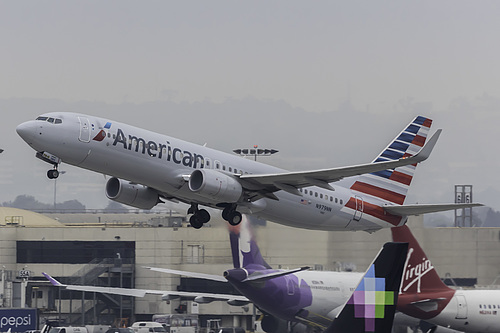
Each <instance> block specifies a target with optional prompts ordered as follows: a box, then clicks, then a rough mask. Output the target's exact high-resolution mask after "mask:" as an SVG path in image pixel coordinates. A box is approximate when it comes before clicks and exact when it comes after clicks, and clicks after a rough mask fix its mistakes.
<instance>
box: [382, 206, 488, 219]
mask: <svg viewBox="0 0 500 333" xmlns="http://www.w3.org/2000/svg"><path fill="white" fill-rule="evenodd" d="M479 206H483V204H480V203H450V204H428V205H418V204H415V205H398V206H385V207H384V210H385V211H386V212H387V213H389V214H392V215H400V216H409V215H420V214H428V213H437V212H444V211H448V210H455V209H462V208H472V207H479Z"/></svg>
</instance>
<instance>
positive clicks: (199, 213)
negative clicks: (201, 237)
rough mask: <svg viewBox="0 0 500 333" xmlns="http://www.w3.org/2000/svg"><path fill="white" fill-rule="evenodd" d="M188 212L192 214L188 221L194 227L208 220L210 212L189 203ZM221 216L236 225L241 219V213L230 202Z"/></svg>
mask: <svg viewBox="0 0 500 333" xmlns="http://www.w3.org/2000/svg"><path fill="white" fill-rule="evenodd" d="M187 213H188V214H193V215H192V216H191V217H190V218H189V223H190V224H191V226H192V227H193V228H195V229H200V228H201V227H203V224H205V223H207V222H208V221H210V213H209V212H208V211H207V210H206V209H198V204H195V203H193V204H191V207H189V209H188V211H187ZM222 218H223V219H224V220H226V221H227V222H229V224H230V225H238V224H240V222H241V220H242V216H241V213H240V212H238V211H237V210H236V204H230V205H228V206H226V208H224V210H223V211H222Z"/></svg>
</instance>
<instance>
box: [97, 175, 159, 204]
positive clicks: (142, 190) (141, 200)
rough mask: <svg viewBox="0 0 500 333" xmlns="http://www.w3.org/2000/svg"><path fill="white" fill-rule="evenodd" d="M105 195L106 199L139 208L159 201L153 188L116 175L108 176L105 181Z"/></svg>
mask: <svg viewBox="0 0 500 333" xmlns="http://www.w3.org/2000/svg"><path fill="white" fill-rule="evenodd" d="M106 196H107V197H108V199H111V200H114V201H117V202H119V203H122V204H125V205H129V206H132V207H136V208H140V209H151V208H153V207H154V206H156V204H157V203H159V202H160V200H159V196H158V193H157V192H156V191H155V190H152V189H151V188H149V187H147V186H144V185H139V184H132V183H129V182H127V181H125V180H121V179H118V178H116V177H113V178H110V179H109V180H108V182H107V183H106Z"/></svg>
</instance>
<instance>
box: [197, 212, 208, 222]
mask: <svg viewBox="0 0 500 333" xmlns="http://www.w3.org/2000/svg"><path fill="white" fill-rule="evenodd" d="M196 215H197V216H198V219H199V220H200V221H202V222H203V224H205V223H207V222H208V221H210V213H209V212H208V211H207V210H206V209H200V210H199V211H198V212H197V213H196Z"/></svg>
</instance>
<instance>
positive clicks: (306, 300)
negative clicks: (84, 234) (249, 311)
mask: <svg viewBox="0 0 500 333" xmlns="http://www.w3.org/2000/svg"><path fill="white" fill-rule="evenodd" d="M230 242H231V251H232V257H233V265H234V268H233V269H229V270H227V271H225V272H224V276H220V275H209V274H203V273H193V272H185V271H178V270H172V269H166V268H152V267H148V269H150V270H153V271H158V272H163V273H170V274H178V275H185V276H190V277H195V278H203V279H209V280H214V281H222V282H229V283H230V284H231V285H233V286H234V287H235V288H236V289H237V290H238V291H239V292H240V293H241V294H242V295H243V296H239V295H225V294H210V293H197V292H182V291H161V290H144V289H126V288H109V287H97V286H81V285H66V284H61V283H60V282H59V281H57V280H56V279H54V278H52V277H51V276H50V275H48V274H46V273H43V274H44V275H45V276H46V277H47V279H49V280H50V282H51V283H52V284H53V285H55V286H58V287H62V288H66V289H69V290H79V291H90V292H101V293H108V294H117V295H126V296H135V297H144V296H145V295H146V294H153V295H161V296H162V299H163V300H172V299H176V298H179V297H183V298H187V299H192V300H194V301H195V302H198V303H210V302H213V301H223V300H225V301H227V302H228V303H229V304H231V305H244V304H246V303H248V302H253V303H254V304H255V305H256V306H257V307H258V308H259V309H260V310H261V311H262V312H263V313H265V316H264V319H263V320H262V328H263V329H264V330H265V331H266V332H268V333H276V332H278V329H279V327H280V326H281V327H283V322H285V321H290V322H294V323H295V324H297V323H299V324H302V326H301V327H295V329H294V332H298V331H304V332H305V331H306V329H305V326H308V327H310V328H312V329H314V330H316V331H325V330H326V332H384V333H386V332H390V328H391V327H392V322H393V316H394V312H395V310H396V306H397V294H398V291H399V286H400V283H401V274H402V272H403V266H404V263H405V258H406V253H407V249H408V244H407V243H386V244H385V245H384V246H383V248H382V250H381V252H379V254H378V256H377V257H376V258H375V259H374V261H373V262H372V264H371V265H369V266H368V270H367V272H366V273H365V274H362V273H348V272H321V271H306V270H305V269H307V267H303V268H298V269H294V270H282V269H279V270H278V269H272V268H271V267H270V266H269V265H268V264H267V263H266V261H265V260H264V259H263V258H262V256H261V253H260V250H259V248H258V246H257V243H256V242H255V239H254V237H253V235H252V231H251V228H250V223H249V220H248V217H247V216H246V215H244V216H243V223H241V224H240V225H238V226H235V227H230ZM349 308H350V310H349ZM346 311H347V312H348V311H350V312H349V313H350V316H354V317H355V318H356V319H355V321H351V320H349V321H348V322H346V323H344V324H342V323H341V322H342V321H341V320H340V321H339V318H341V317H342V316H343V315H342V313H343V312H344V316H345V315H346V313H345V312H346ZM388 316H390V318H387V317H388ZM389 319H390V320H389ZM304 325H305V326H304ZM345 325H347V326H345ZM300 328H303V329H300Z"/></svg>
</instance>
